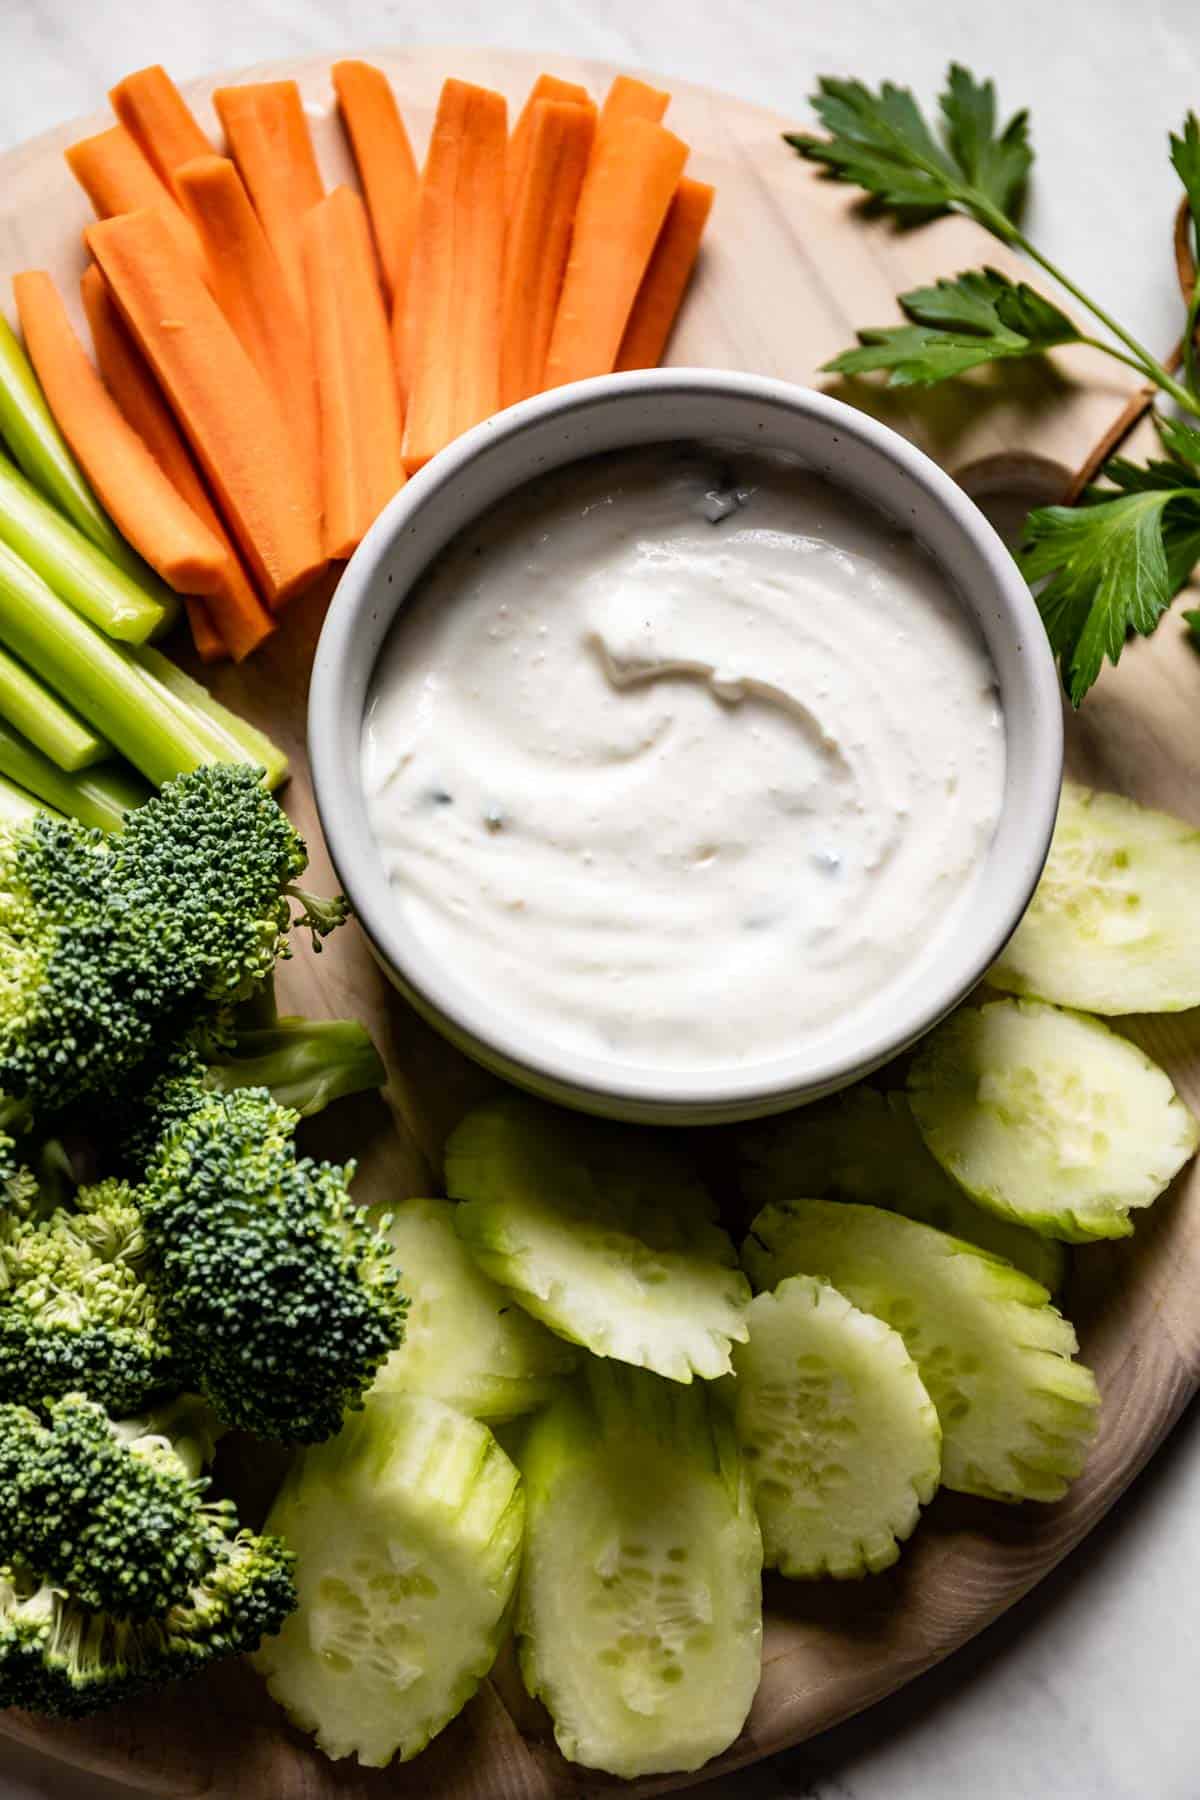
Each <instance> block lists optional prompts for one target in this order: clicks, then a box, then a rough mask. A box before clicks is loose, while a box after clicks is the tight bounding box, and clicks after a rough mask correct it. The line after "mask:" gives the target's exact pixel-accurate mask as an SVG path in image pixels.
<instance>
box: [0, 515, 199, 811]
mask: <svg viewBox="0 0 1200 1800" xmlns="http://www.w3.org/2000/svg"><path fill="white" fill-rule="evenodd" d="M0 643H2V644H4V645H5V646H6V647H7V648H8V649H9V650H10V651H11V652H12V653H13V655H15V656H18V657H19V658H20V659H21V661H22V662H23V663H26V664H28V666H29V667H30V668H31V669H33V670H35V671H36V673H37V674H39V675H40V676H41V677H42V680H43V681H46V682H48V683H49V685H50V686H51V687H52V688H53V689H54V690H55V692H56V693H58V694H60V695H61V696H62V698H63V699H64V700H66V701H67V703H68V704H69V705H71V706H73V707H74V708H75V710H76V711H77V712H79V713H81V714H82V715H83V717H84V718H85V719H86V720H87V721H88V724H89V725H92V726H94V727H95V729H96V730H97V731H99V732H101V733H102V734H103V736H104V737H106V738H107V739H108V741H109V742H110V743H111V744H113V745H114V746H115V748H116V749H117V750H119V751H120V752H121V754H122V755H123V756H124V757H126V758H127V759H128V760H129V761H130V762H131V763H132V764H133V766H134V768H135V769H140V770H141V772H142V774H143V775H144V776H145V777H146V779H147V780H148V781H152V782H153V783H154V785H155V786H156V787H162V785H163V784H164V782H167V781H171V780H172V779H173V778H174V777H175V776H176V775H182V774H184V773H185V772H186V771H187V770H189V769H198V768H200V767H201V766H202V764H204V763H209V762H213V761H215V760H216V758H215V757H214V756H213V754H212V752H211V750H210V749H209V747H208V745H207V744H206V743H205V742H204V741H202V739H201V737H200V735H199V733H198V732H197V730H196V729H195V727H194V724H193V723H192V722H190V721H189V720H188V719H185V717H184V715H183V714H182V712H181V711H180V709H179V706H178V703H177V702H174V701H172V702H171V703H170V704H168V698H169V697H168V696H166V695H164V694H162V693H161V691H159V692H156V691H155V689H154V688H153V686H152V685H151V683H150V682H148V681H147V679H146V676H145V672H144V671H143V670H142V669H141V668H139V666H138V665H137V664H136V663H134V662H133V661H132V660H131V659H130V658H129V657H128V655H126V654H124V653H123V652H122V649H121V646H120V645H118V644H114V643H112V642H110V640H109V639H108V638H106V637H105V635H104V633H103V632H102V631H97V630H96V627H95V626H94V625H90V624H89V623H88V621H87V620H86V619H82V618H80V616H79V614H78V613H76V612H73V611H72V610H71V608H70V607H69V606H68V605H67V604H66V602H65V601H63V600H60V599H59V598H58V595H57V594H55V593H52V592H51V590H50V589H49V588H48V587H47V586H46V583H45V582H44V581H42V580H41V578H40V577H39V576H37V575H35V574H34V572H33V570H32V569H30V568H29V567H27V565H26V564H25V563H23V562H22V561H21V559H20V557H18V556H14V555H13V553H12V551H11V550H10V549H9V548H8V547H7V545H5V544H0Z"/></svg>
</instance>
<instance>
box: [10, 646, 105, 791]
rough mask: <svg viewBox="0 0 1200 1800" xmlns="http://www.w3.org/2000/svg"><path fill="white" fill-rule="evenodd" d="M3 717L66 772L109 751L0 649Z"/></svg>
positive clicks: (23, 668) (97, 759)
mask: <svg viewBox="0 0 1200 1800" xmlns="http://www.w3.org/2000/svg"><path fill="white" fill-rule="evenodd" d="M5 720H6V721H7V722H8V724H9V725H11V726H12V727H13V729H14V730H15V731H19V732H20V733H21V735H22V736H23V737H27V738H28V739H29V741H30V743H31V744H33V745H35V746H36V748H37V749H39V750H40V751H42V753H43V755H45V756H48V757H49V758H50V760H51V761H52V762H55V763H57V764H58V766H59V768H60V769H65V770H67V771H68V773H70V772H72V771H74V770H77V769H86V768H90V766H91V765H92V763H98V762H103V761H104V758H105V757H106V756H111V755H112V750H111V748H110V746H109V745H108V744H106V743H105V741H104V739H103V738H102V737H98V736H97V735H96V733H95V732H94V731H93V730H92V728H91V726H90V725H87V724H85V723H84V721H83V720H82V719H81V718H80V717H79V716H78V714H77V713H73V712H72V711H71V709H70V707H69V706H64V705H63V703H62V701H61V700H60V699H59V698H58V695H57V694H52V693H51V692H50V689H49V688H48V687H46V686H44V685H43V683H42V682H40V681H39V680H38V678H37V676H36V675H31V674H30V672H29V670H28V669H27V668H25V666H24V664H23V663H19V662H17V661H16V659H15V657H11V656H9V654H8V652H7V651H6V650H0V722H2V721H5Z"/></svg>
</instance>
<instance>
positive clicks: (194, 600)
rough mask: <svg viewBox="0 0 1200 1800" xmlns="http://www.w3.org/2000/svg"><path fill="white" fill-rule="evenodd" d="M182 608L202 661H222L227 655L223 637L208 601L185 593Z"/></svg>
mask: <svg viewBox="0 0 1200 1800" xmlns="http://www.w3.org/2000/svg"><path fill="white" fill-rule="evenodd" d="M183 604H184V608H185V610H186V612H187V622H188V629H189V631H190V632H191V634H192V643H193V644H194V645H195V649H196V655H197V656H198V657H199V658H200V661H201V662H202V663H215V662H223V661H224V659H225V658H226V657H227V656H228V655H229V651H228V650H227V648H226V646H225V639H224V638H223V637H222V636H221V634H220V632H219V631H218V630H217V627H216V625H215V623H214V621H213V616H212V613H211V612H210V611H209V607H208V601H207V600H202V599H201V598H200V596H199V594H185V595H184V597H183Z"/></svg>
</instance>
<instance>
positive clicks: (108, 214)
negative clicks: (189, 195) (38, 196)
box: [63, 125, 204, 268]
mask: <svg viewBox="0 0 1200 1800" xmlns="http://www.w3.org/2000/svg"><path fill="white" fill-rule="evenodd" d="M63 155H64V156H65V157H66V159H67V163H68V164H69V166H70V170H71V173H72V175H74V177H75V179H76V181H77V182H78V183H79V185H80V187H81V188H82V189H83V191H84V193H85V194H86V195H87V197H88V199H89V200H90V201H91V203H92V207H93V210H94V211H95V214H96V217H97V218H98V219H112V218H115V217H116V215H117V214H118V213H127V212H137V211H138V210H139V209H140V208H142V207H149V208H150V210H151V211H152V212H156V213H158V214H159V216H160V217H161V218H162V220H163V223H164V224H165V225H166V227H167V229H168V231H169V232H170V234H171V236H172V238H173V239H174V240H175V243H176V245H177V247H178V248H179V249H180V250H183V251H185V252H186V254H187V255H188V256H190V257H191V258H192V259H193V261H194V262H195V263H196V264H197V265H198V266H199V267H200V268H203V267H204V257H203V253H202V251H201V249H200V245H199V242H198V240H197V238H196V233H195V232H194V231H193V229H192V227H191V226H190V225H189V224H188V221H187V220H186V219H185V218H184V216H183V213H182V212H181V211H180V209H179V207H178V206H177V205H176V203H175V201H174V199H173V198H172V196H171V194H170V192H169V190H168V189H167V188H165V187H164V186H163V184H162V182H161V181H160V180H159V179H158V176H157V175H156V174H155V173H154V169H153V167H152V165H151V164H150V163H148V162H147V160H146V158H145V157H144V156H143V155H142V153H141V151H140V150H139V149H138V147H137V143H136V142H135V140H134V139H133V138H132V137H131V136H130V134H129V132H128V131H126V129H125V127H124V126H123V125H111V126H110V127H109V128H108V130H107V131H98V132H97V133H96V135H95V137H90V138H81V139H80V140H79V142H78V143H77V144H72V145H70V147H69V148H68V149H66V150H64V152H63Z"/></svg>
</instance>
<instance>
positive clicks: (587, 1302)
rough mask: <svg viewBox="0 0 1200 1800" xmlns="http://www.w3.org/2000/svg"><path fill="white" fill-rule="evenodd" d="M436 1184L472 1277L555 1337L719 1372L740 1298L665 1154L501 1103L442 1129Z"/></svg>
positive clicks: (696, 1202)
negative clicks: (442, 1156)
mask: <svg viewBox="0 0 1200 1800" xmlns="http://www.w3.org/2000/svg"><path fill="white" fill-rule="evenodd" d="M446 1188H447V1192H448V1193H450V1194H451V1195H452V1196H453V1197H454V1198H456V1199H458V1200H461V1201H462V1203H463V1204H462V1205H461V1206H458V1207H456V1208H455V1213H454V1223H455V1227H456V1229H457V1230H458V1232H459V1233H460V1235H461V1237H462V1239H463V1241H464V1243H465V1244H466V1245H467V1247H468V1249H469V1250H470V1252H471V1254H472V1256H473V1257H474V1258H475V1260H476V1261H477V1262H478V1264H479V1266H480V1268H481V1269H482V1270H483V1271H484V1273H485V1274H486V1275H490V1276H491V1278H492V1280H493V1281H498V1282H499V1283H500V1285H501V1286H502V1287H505V1288H507V1289H508V1290H509V1292H510V1293H512V1294H513V1295H514V1296H515V1297H516V1299H517V1300H519V1301H520V1303H521V1305H522V1306H523V1307H524V1308H525V1310H526V1312H529V1313H532V1314H533V1316H534V1317H535V1318H537V1319H541V1320H542V1321H543V1322H544V1323H545V1324H547V1325H549V1326H550V1328H551V1330H552V1331H556V1332H557V1333H558V1334H559V1336H560V1337H565V1338H569V1339H570V1340H571V1341H572V1342H574V1343H577V1344H583V1345H585V1346H586V1347H587V1349H589V1350H591V1351H593V1352H594V1353H595V1354H596V1355H597V1356H612V1357H616V1358H617V1359H618V1360H619V1361H621V1362H627V1363H633V1364H636V1365H637V1366H639V1367H642V1368H647V1369H653V1370H654V1371H655V1372H656V1373H657V1374H659V1375H666V1376H668V1377H669V1378H670V1379H671V1380H672V1381H683V1382H687V1381H690V1380H691V1379H692V1376H693V1375H701V1376H704V1377H705V1378H706V1379H709V1380H712V1379H715V1377H717V1376H718V1375H724V1374H727V1373H728V1371H729V1368H730V1366H731V1365H730V1361H729V1346H730V1343H731V1342H734V1341H737V1342H742V1341H744V1339H745V1336H746V1324H745V1319H744V1317H743V1314H744V1311H745V1307H746V1304H747V1302H748V1301H749V1298H750V1290H749V1287H748V1286H747V1285H746V1280H745V1277H744V1276H743V1275H742V1274H741V1272H740V1270H739V1269H738V1267H737V1255H736V1252H735V1251H734V1247H733V1244H732V1243H731V1242H730V1239H729V1238H728V1236H727V1235H726V1233H725V1232H724V1231H722V1230H721V1228H720V1226H719V1225H718V1224H717V1223H716V1209H715V1207H714V1205H713V1202H712V1198H711V1196H710V1195H709V1193H708V1192H707V1190H706V1189H705V1188H704V1186H703V1185H702V1184H701V1182H700V1181H699V1180H698V1179H697V1177H696V1176H695V1175H694V1174H693V1172H692V1170H691V1169H690V1167H689V1166H688V1164H687V1162H686V1161H685V1160H684V1158H683V1156H682V1154H681V1152H680V1151H679V1150H678V1149H677V1148H676V1147H675V1146H674V1145H671V1144H668V1143H666V1142H665V1141H664V1140H663V1139H661V1138H659V1137H658V1136H656V1135H655V1134H654V1133H653V1132H649V1131H641V1130H636V1129H633V1128H630V1127H628V1126H617V1125H610V1124H607V1123H605V1122H603V1121H601V1120H598V1119H582V1118H579V1117H577V1116H575V1115H564V1114H561V1113H559V1112H557V1111H555V1110H554V1109H553V1108H551V1107H548V1106H541V1105H539V1104H538V1103H537V1102H536V1101H533V1100H526V1099H523V1098H521V1097H520V1096H517V1095H511V1096H506V1097H505V1098H503V1099H500V1100H496V1101H493V1102H490V1103H489V1104H488V1105H486V1106H482V1107H480V1108H478V1110H477V1111H475V1112H473V1113H470V1114H469V1115H468V1116H467V1118H466V1119H464V1120H463V1122H462V1124H461V1125H460V1126H459V1127H458V1129H457V1130H456V1131H455V1132H454V1133H453V1135H452V1136H451V1138H450V1140H449V1142H448V1144H447V1145H446Z"/></svg>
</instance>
